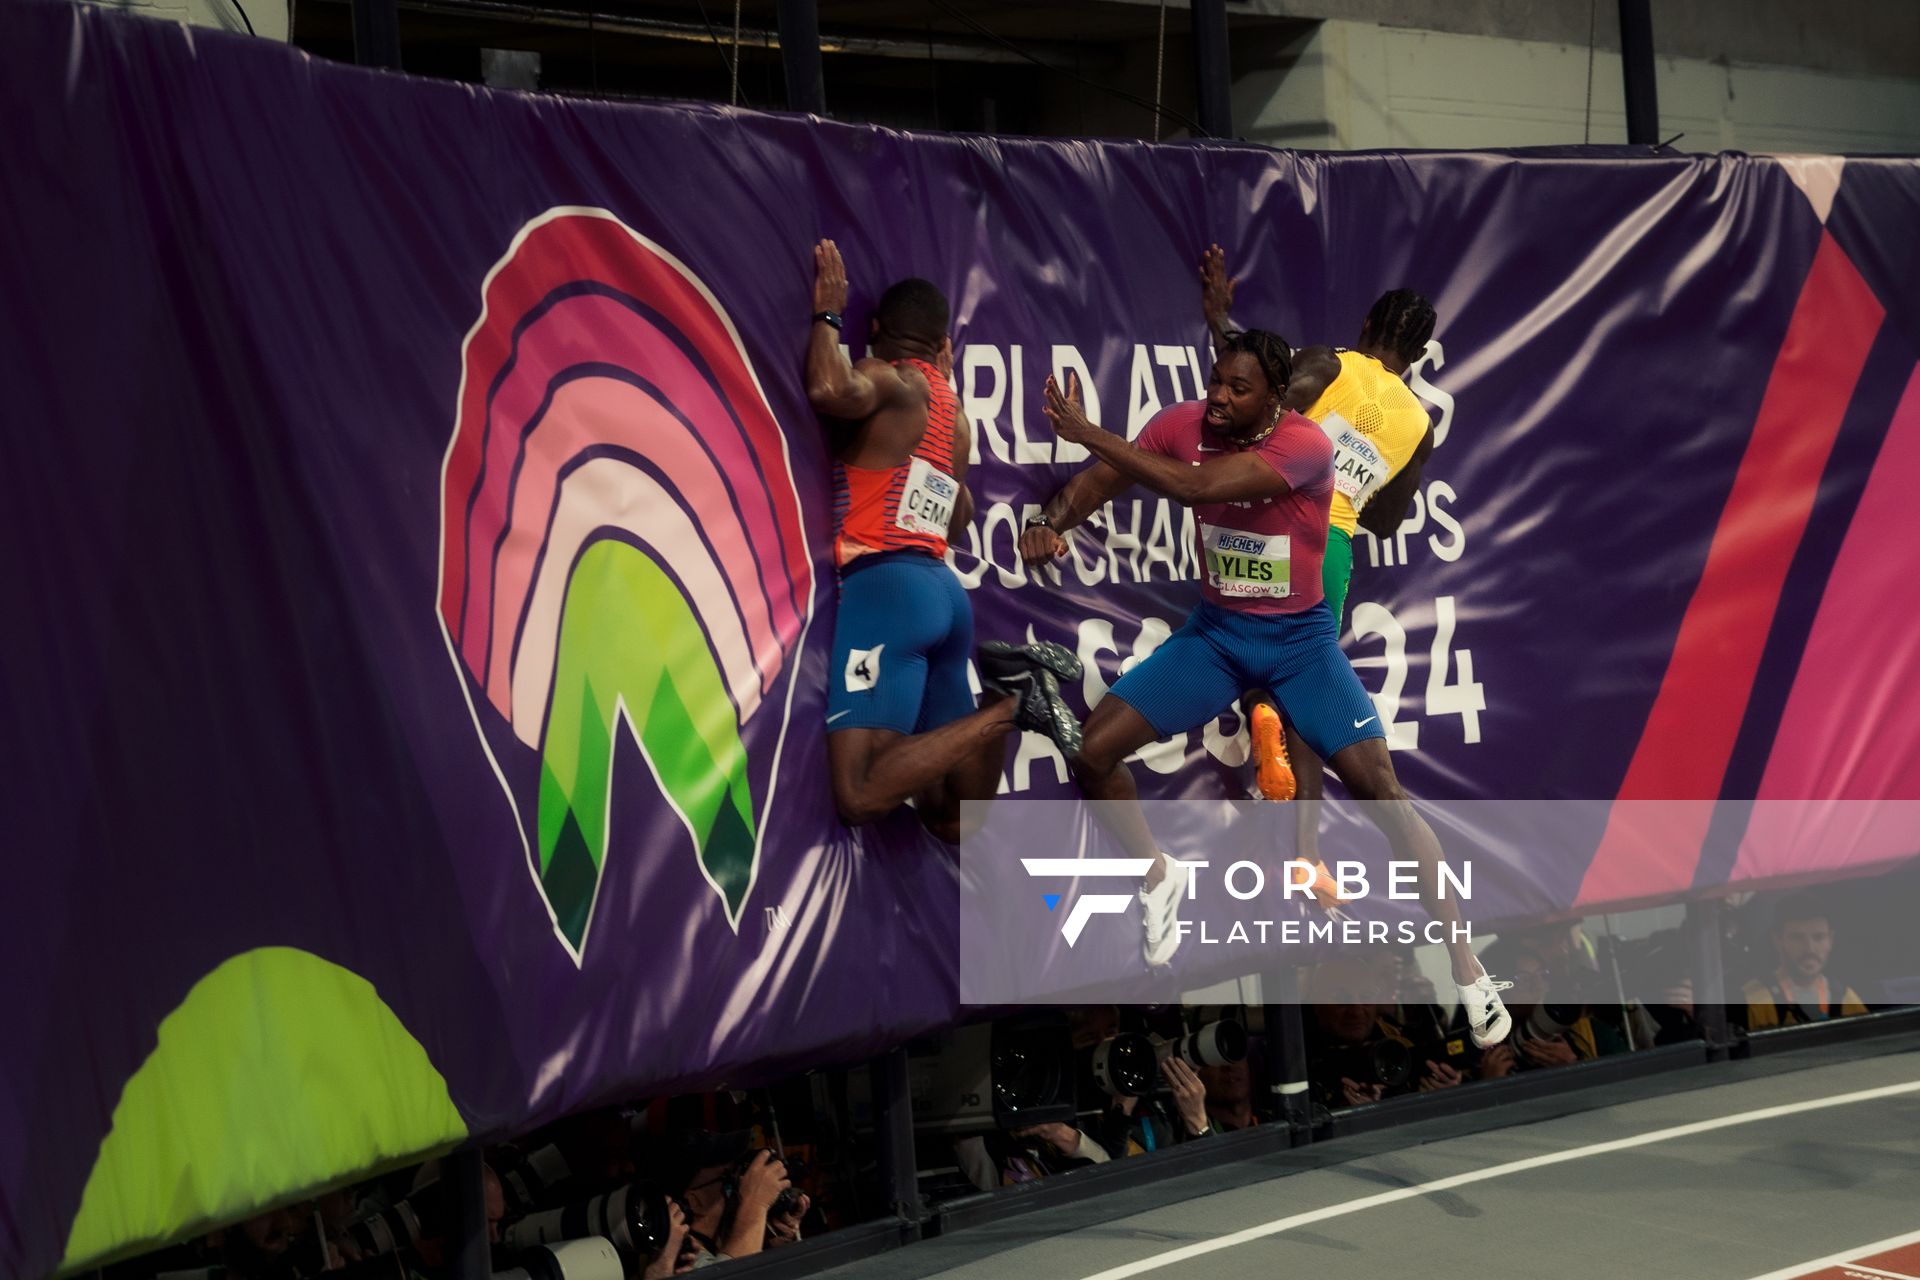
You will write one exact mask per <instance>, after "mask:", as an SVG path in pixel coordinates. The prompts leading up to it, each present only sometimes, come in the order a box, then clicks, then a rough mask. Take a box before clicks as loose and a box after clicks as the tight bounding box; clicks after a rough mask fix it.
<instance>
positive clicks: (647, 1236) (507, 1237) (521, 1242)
mask: <svg viewBox="0 0 1920 1280" xmlns="http://www.w3.org/2000/svg"><path fill="white" fill-rule="evenodd" d="M670 1202H671V1197H669V1196H668V1195H667V1194H666V1193H665V1192H664V1191H662V1190H660V1189H659V1188H658V1187H656V1186H653V1185H652V1184H651V1183H645V1182H629V1183H626V1184H624V1185H622V1186H619V1187H615V1188H614V1189H613V1190H612V1191H609V1192H607V1193H606V1194H604V1195H598V1196H593V1197H591V1198H589V1199H585V1200H578V1201H575V1202H574V1203H572V1204H569V1205H566V1206H563V1207H562V1208H559V1209H548V1210H544V1211H543V1212H540V1213H531V1214H528V1215H527V1216H526V1217H524V1218H521V1219H520V1220H519V1221H518V1222H514V1223H512V1224H510V1225H509V1226H508V1227H507V1228H506V1229H505V1230H504V1231H503V1232H502V1233H501V1243H502V1244H504V1245H505V1246H506V1247H507V1248H508V1249H509V1250H519V1249H532V1248H533V1247H534V1246H536V1245H545V1244H555V1243H558V1242H560V1241H563V1240H580V1239H584V1238H585V1237H588V1236H603V1237H605V1238H606V1239H607V1240H610V1241H611V1242H612V1243H613V1247H614V1248H616V1249H618V1250H619V1251H620V1256H621V1257H622V1258H625V1259H628V1260H630V1261H638V1262H639V1263H641V1264H642V1265H644V1264H645V1263H647V1262H650V1261H652V1260H653V1259H654V1258H655V1257H657V1256H658V1255H659V1253H660V1250H661V1249H663V1248H665V1247H666V1243H667V1235H668V1233H669V1232H670V1231H671V1230H672V1226H673V1220H672V1217H671V1213H670V1210H669V1208H668V1205H669V1204H670ZM683 1212H684V1211H683Z"/></svg>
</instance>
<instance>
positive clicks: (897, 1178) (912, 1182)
mask: <svg viewBox="0 0 1920 1280" xmlns="http://www.w3.org/2000/svg"><path fill="white" fill-rule="evenodd" d="M868 1070H869V1071H870V1072H871V1073H872V1080H873V1136H874V1141H875V1142H876V1143H878V1144H879V1147H880V1181H881V1184H882V1185H883V1186H884V1187H885V1188H886V1196H887V1207H888V1209H889V1210H891V1211H892V1213H893V1216H894V1217H896V1218H898V1219H899V1220H900V1221H901V1222H903V1223H908V1224H915V1225H916V1227H917V1224H918V1223H920V1222H922V1221H923V1220H925V1218H926V1216H927V1209H926V1205H924V1204H923V1203H922V1202H921V1200H920V1174H919V1168H918V1161H916V1160H915V1158H914V1150H913V1097H912V1095H911V1094H910V1093H909V1091H908V1088H907V1051H906V1050H905V1049H895V1050H894V1051H893V1052H891V1053H889V1054H887V1055H886V1056H885V1057H884V1058H875V1059H874V1060H873V1063H872V1065H871V1066H870V1067H869V1068H868Z"/></svg>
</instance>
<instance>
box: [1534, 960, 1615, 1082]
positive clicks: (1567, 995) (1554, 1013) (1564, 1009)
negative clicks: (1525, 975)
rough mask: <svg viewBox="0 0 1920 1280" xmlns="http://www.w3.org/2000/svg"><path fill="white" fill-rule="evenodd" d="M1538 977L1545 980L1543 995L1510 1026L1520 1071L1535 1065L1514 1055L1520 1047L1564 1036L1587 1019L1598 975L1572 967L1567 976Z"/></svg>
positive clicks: (1597, 984) (1597, 987) (1597, 991)
mask: <svg viewBox="0 0 1920 1280" xmlns="http://www.w3.org/2000/svg"><path fill="white" fill-rule="evenodd" d="M1542 976H1543V977H1545V978H1546V980H1547V988H1546V993H1545V994H1544V995H1542V996H1541V997H1540V1000H1539V1002H1538V1003H1537V1004H1535V1005H1534V1006H1533V1007H1532V1008H1531V1009H1529V1010H1527V1016H1526V1017H1524V1018H1515V1019H1514V1023H1513V1045H1514V1049H1515V1051H1516V1052H1515V1054H1514V1064H1515V1065H1516V1066H1518V1067H1521V1068H1526V1067H1530V1066H1533V1065H1535V1064H1534V1062H1533V1060H1532V1059H1531V1058H1529V1057H1527V1055H1525V1054H1524V1053H1520V1052H1518V1050H1519V1048H1520V1046H1521V1045H1523V1044H1525V1043H1527V1042H1528V1041H1530V1040H1532V1041H1545V1040H1554V1039H1558V1038H1560V1037H1561V1036H1564V1035H1565V1034H1566V1033H1567V1032H1569V1031H1571V1030H1573V1028H1574V1027H1575V1026H1577V1025H1579V1022H1580V1019H1582V1018H1584V1017H1586V1016H1587V1014H1588V1013H1589V1012H1590V1011H1591V1010H1592V1007H1593V1005H1594V1003H1595V999H1596V997H1597V996H1598V995H1599V975H1598V974H1595V973H1593V972H1592V971H1591V970H1588V969H1586V968H1583V967H1578V966H1576V967H1575V968H1574V969H1573V970H1572V971H1571V972H1568V973H1554V974H1543V975H1542Z"/></svg>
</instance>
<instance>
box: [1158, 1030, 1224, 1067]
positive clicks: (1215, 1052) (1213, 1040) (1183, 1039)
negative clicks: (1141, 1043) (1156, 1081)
mask: <svg viewBox="0 0 1920 1280" xmlns="http://www.w3.org/2000/svg"><path fill="white" fill-rule="evenodd" d="M1153 1054H1154V1059H1155V1062H1154V1065H1155V1067H1156V1068H1157V1067H1158V1066H1159V1064H1160V1063H1162V1062H1165V1061H1166V1060H1167V1059H1168V1058H1178V1059H1180V1061H1182V1062H1184V1063H1186V1064H1187V1065H1188V1066H1190V1067H1229V1066H1232V1065H1233V1064H1234V1063H1236V1062H1239V1061H1240V1060H1241V1059H1243V1058H1245V1057H1246V1056H1247V1029H1246V1028H1245V1027H1243V1026H1241V1025H1240V1024H1239V1023H1237V1022H1234V1021H1233V1020H1232V1019H1229V1018H1222V1019H1221V1020H1220V1021H1218V1022H1209V1023H1206V1024H1205V1025H1203V1026H1201V1027H1200V1029H1199V1030H1197V1031H1189V1032H1187V1033H1186V1034H1185V1035H1180V1036H1175V1037H1174V1038H1173V1039H1171V1040H1160V1041H1156V1042H1155V1043H1154V1046H1153Z"/></svg>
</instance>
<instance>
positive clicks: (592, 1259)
mask: <svg viewBox="0 0 1920 1280" xmlns="http://www.w3.org/2000/svg"><path fill="white" fill-rule="evenodd" d="M626 1274H627V1272H626V1265H625V1264H624V1263H623V1262H622V1261H621V1260H620V1251H619V1250H618V1249H615V1248H614V1247H613V1242H612V1241H611V1240H608V1239H606V1238H605V1237H602V1236H588V1237H587V1238H586V1239H584V1240H556V1241H554V1242H553V1243H552V1244H541V1245H535V1246H534V1247H533V1248H531V1249H528V1250H526V1251H524V1252H523V1253H521V1254H520V1255H519V1256H518V1257H516V1258H515V1259H514V1260H513V1265H512V1266H510V1267H508V1268H506V1269H505V1270H503V1271H496V1272H494V1273H493V1280H626Z"/></svg>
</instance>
